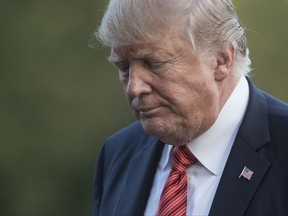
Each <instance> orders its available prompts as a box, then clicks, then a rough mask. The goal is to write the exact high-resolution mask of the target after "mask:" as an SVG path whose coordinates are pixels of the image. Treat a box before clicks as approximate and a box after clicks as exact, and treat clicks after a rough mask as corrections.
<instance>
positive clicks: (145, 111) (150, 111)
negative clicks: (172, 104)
mask: <svg viewBox="0 0 288 216" xmlns="http://www.w3.org/2000/svg"><path fill="white" fill-rule="evenodd" d="M159 109H160V107H153V108H140V109H138V110H137V113H138V114H139V116H140V117H146V118H147V117H152V116H155V115H156V114H157V113H158V112H159Z"/></svg>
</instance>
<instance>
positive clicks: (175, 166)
mask: <svg viewBox="0 0 288 216" xmlns="http://www.w3.org/2000/svg"><path fill="white" fill-rule="evenodd" d="M173 155H174V159H173V163H172V169H171V172H170V174H169V176H168V178H167V181H166V183H165V185H164V188H163V191H162V194H161V197H160V202H159V206H158V211H157V216H168V215H169V216H172V215H175V216H182V215H186V209H187V175H186V171H185V170H186V168H188V167H189V166H190V165H191V164H193V163H195V162H196V160H197V159H196V158H195V156H194V155H193V154H192V153H191V151H190V150H189V149H188V147H187V146H186V145H184V146H179V147H173Z"/></svg>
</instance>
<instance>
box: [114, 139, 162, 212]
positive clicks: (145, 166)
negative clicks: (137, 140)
mask: <svg viewBox="0 0 288 216" xmlns="http://www.w3.org/2000/svg"><path fill="white" fill-rule="evenodd" d="M163 146H164V144H163V143H162V142H160V141H158V140H157V139H156V138H154V137H150V138H149V139H148V140H147V141H146V142H145V143H143V144H142V146H141V147H140V149H138V151H137V152H136V154H135V156H134V158H133V159H132V160H131V162H130V164H129V167H128V172H127V175H126V181H125V182H126V184H125V185H124V187H123V190H122V194H121V197H120V201H119V203H118V208H117V209H118V210H117V214H119V215H143V213H144V211H145V208H146V203H147V200H148V197H149V193H150V189H151V187H152V183H153V179H154V175H155V172H156V168H157V165H158V163H159V160H160V158H161V155H162V150H163Z"/></svg>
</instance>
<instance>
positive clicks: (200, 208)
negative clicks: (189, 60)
mask: <svg viewBox="0 0 288 216" xmlns="http://www.w3.org/2000/svg"><path fill="white" fill-rule="evenodd" d="M248 98H249V87H248V82H247V80H246V78H245V77H244V76H243V77H241V79H240V80H239V82H238V84H237V86H236V88H235V89H234V91H233V92H232V94H231V96H230V97H229V99H228V100H227V101H226V103H225V105H224V107H223V108H222V110H221V112H220V114H219V116H218V118H217V120H216V121H215V123H214V124H213V125H212V127H211V128H210V129H208V130H207V131H206V132H205V133H204V134H202V135H201V136H199V137H198V138H196V139H195V140H193V141H191V142H190V143H188V144H187V146H188V148H189V149H190V150H191V152H192V153H193V154H194V155H195V157H196V158H197V159H198V161H197V162H196V163H195V164H193V165H192V166H190V167H189V168H188V169H187V177H188V197H187V215H197V216H201V215H208V214H209V210H210V208H211V204H212V201H213V198H214V196H215V193H216V189H217V186H218V184H219V181H220V178H221V176H222V172H223V170H224V166H225V164H226V161H227V158H228V156H229V152H230V150H231V148H232V145H233V142H234V140H235V137H236V134H237V132H238V129H239V126H240V124H241V122H242V119H243V116H244V114H245V111H246V107H247V104H248ZM171 149H172V145H165V147H164V149H163V152H162V156H161V159H160V161H159V164H158V167H157V171H156V174H155V177H154V181H153V185H152V188H151V191H150V196H149V199H148V202H147V206H146V211H145V215H147V216H148V215H156V212H157V209H158V203H159V199H160V196H161V193H162V189H163V187H164V184H165V182H166V179H167V177H168V175H169V173H170V170H171V164H172V151H171Z"/></svg>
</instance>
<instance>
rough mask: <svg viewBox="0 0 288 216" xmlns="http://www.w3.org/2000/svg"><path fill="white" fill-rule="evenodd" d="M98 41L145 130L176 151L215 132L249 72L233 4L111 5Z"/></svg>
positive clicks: (200, 0)
mask: <svg viewBox="0 0 288 216" xmlns="http://www.w3.org/2000/svg"><path fill="white" fill-rule="evenodd" d="M97 35H98V37H99V39H100V41H101V42H102V43H103V44H105V45H107V46H110V47H111V56H110V58H109V60H110V62H111V63H112V64H114V65H115V66H116V68H117V69H118V71H119V77H120V81H121V83H122V85H123V88H124V91H125V93H126V96H127V98H128V101H129V103H130V106H131V108H132V110H133V111H134V113H135V114H136V116H137V117H138V118H139V120H140V122H141V123H142V126H143V128H144V130H145V131H146V132H147V133H148V134H150V135H153V136H156V137H157V138H159V139H161V140H162V141H164V142H166V143H170V144H173V145H183V144H185V143H187V142H189V141H191V140H193V139H194V138H196V137H197V136H199V135H201V134H203V133H204V132H205V131H207V130H208V129H209V128H210V127H211V126H212V125H213V123H214V122H215V120H216V119H217V117H218V115H219V112H220V110H221V108H222V107H223V105H224V104H225V102H226V100H227V99H228V98H229V96H230V94H231V92H232V91H233V89H234V87H235V85H236V84H237V81H238V79H239V77H240V76H241V75H246V74H247V73H248V72H249V65H250V60H249V56H248V49H247V48H246V37H245V34H244V30H243V28H242V27H241V25H240V23H239V21H238V18H237V15H236V13H235V12H234V9H233V6H232V4H231V2H230V1H229V0H111V1H110V4H109V6H108V8H107V11H106V13H105V15H104V18H103V20H102V23H101V26H100V28H99V30H98V32H97Z"/></svg>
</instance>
